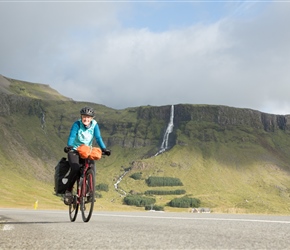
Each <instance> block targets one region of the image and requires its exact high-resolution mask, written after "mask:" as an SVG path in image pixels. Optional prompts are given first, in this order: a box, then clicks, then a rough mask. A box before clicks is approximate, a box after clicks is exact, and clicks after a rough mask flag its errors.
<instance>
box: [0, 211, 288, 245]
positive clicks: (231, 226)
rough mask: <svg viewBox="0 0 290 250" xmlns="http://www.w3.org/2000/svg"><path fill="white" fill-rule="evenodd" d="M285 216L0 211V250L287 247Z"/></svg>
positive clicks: (286, 218)
mask: <svg viewBox="0 0 290 250" xmlns="http://www.w3.org/2000/svg"><path fill="white" fill-rule="evenodd" d="M289 236H290V216H261V215H260V216H258V215H230V214H194V213H168V212H153V211H151V212H142V213H141V212H140V213H139V212H138V213H137V212H133V213H129V212H95V213H94V214H93V216H92V218H91V220H90V221H89V222H88V223H84V222H83V221H82V218H81V214H80V213H79V214H78V218H77V220H76V221H75V222H70V220H69V216H68V211H44V210H19V209H1V208H0V249H3V250H6V249H105V250H107V249H290V237H289Z"/></svg>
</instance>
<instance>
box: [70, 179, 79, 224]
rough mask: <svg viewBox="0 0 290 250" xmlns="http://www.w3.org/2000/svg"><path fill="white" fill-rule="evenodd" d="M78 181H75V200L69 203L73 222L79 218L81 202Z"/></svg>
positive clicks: (73, 192) (73, 190)
mask: <svg viewBox="0 0 290 250" xmlns="http://www.w3.org/2000/svg"><path fill="white" fill-rule="evenodd" d="M78 184H79V183H78V181H76V182H75V184H74V186H73V189H72V194H73V202H72V204H70V205H69V208H68V209H69V218H70V221H71V222H74V221H75V220H76V218H77V215H78V211H79V203H78V201H77V190H78Z"/></svg>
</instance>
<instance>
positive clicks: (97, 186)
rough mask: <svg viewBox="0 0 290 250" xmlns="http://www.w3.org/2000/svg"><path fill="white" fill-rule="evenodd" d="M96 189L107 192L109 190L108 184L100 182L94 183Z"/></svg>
mask: <svg viewBox="0 0 290 250" xmlns="http://www.w3.org/2000/svg"><path fill="white" fill-rule="evenodd" d="M96 191H105V192H108V191H109V186H108V184H105V183H100V184H99V185H96Z"/></svg>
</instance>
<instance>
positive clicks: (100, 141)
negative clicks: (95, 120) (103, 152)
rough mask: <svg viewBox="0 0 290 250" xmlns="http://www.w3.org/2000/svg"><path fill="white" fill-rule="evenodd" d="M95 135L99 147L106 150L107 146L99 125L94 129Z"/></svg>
mask: <svg viewBox="0 0 290 250" xmlns="http://www.w3.org/2000/svg"><path fill="white" fill-rule="evenodd" d="M94 135H95V138H96V141H97V143H98V145H99V147H100V148H101V149H105V148H106V145H105V143H104V142H103V138H102V136H101V131H100V128H99V125H98V124H96V126H95V128H94Z"/></svg>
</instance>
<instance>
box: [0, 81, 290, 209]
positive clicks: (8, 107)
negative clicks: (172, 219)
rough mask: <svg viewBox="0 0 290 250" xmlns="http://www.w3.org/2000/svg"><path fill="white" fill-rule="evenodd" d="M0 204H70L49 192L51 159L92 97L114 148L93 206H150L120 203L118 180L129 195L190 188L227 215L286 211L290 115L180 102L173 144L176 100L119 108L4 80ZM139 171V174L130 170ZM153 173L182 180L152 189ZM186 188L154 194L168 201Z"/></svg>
mask: <svg viewBox="0 0 290 250" xmlns="http://www.w3.org/2000/svg"><path fill="white" fill-rule="evenodd" d="M0 94H1V100H0V102H1V103H0V104H1V105H0V124H1V125H0V196H1V201H0V207H23V208H29V209H32V208H33V207H34V204H35V202H36V201H38V208H39V209H47V208H55V209H62V208H63V209H67V207H66V206H65V205H63V203H62V201H61V200H60V197H58V196H55V195H54V192H53V176H54V167H55V165H56V164H57V161H58V160H59V159H60V158H61V157H63V156H65V154H64V153H63V147H64V146H65V145H66V140H67V137H68V133H69V129H70V126H71V125H72V122H73V121H75V120H76V119H78V117H79V114H78V112H79V110H80V108H81V107H83V106H85V105H90V106H92V107H94V108H95V110H96V119H97V121H98V123H99V126H100V128H101V131H102V136H103V139H104V141H105V143H106V144H107V146H108V147H109V148H111V149H112V155H111V156H110V157H104V158H103V159H101V160H100V161H98V162H97V183H104V184H107V185H108V187H109V191H108V192H104V191H102V192H101V194H102V198H99V199H97V203H96V209H97V210H136V211H138V210H144V208H137V207H132V206H126V205H124V204H123V196H122V195H121V194H120V193H119V192H117V191H116V190H115V189H114V183H116V181H117V179H118V178H119V177H120V176H121V175H122V174H123V173H124V171H125V169H128V168H131V169H132V170H131V171H130V172H129V173H128V174H127V175H126V176H125V177H124V178H123V180H122V181H121V183H120V185H119V187H120V188H121V189H123V190H124V191H125V192H126V193H130V192H134V193H144V192H145V191H147V190H152V189H158V190H168V191H170V190H174V189H184V190H186V195H187V196H189V197H194V198H199V199H200V200H201V206H202V207H209V208H210V209H211V210H212V211H213V212H223V213H275V214H289V205H290V204H289V203H290V197H289V196H290V175H289V173H290V171H289V169H290V168H289V162H290V155H289V154H288V152H289V150H290V130H289V128H288V127H287V126H288V122H287V118H288V117H286V116H285V117H284V116H283V117H282V116H279V117H276V116H274V115H267V114H261V113H260V112H258V111H249V110H243V109H235V108H230V107H219V106H210V105H179V106H178V107H177V109H176V117H175V119H174V130H173V132H172V134H170V138H169V139H170V149H169V150H167V151H166V152H165V153H163V154H160V155H158V156H156V157H152V156H153V155H154V154H155V153H156V152H157V151H158V148H159V146H160V145H161V141H162V138H163V134H164V131H165V129H166V126H167V124H168V121H169V115H170V105H169V106H165V107H151V106H146V107H136V108H128V109H124V110H114V109H111V108H108V107H105V106H103V105H99V104H94V103H81V102H75V101H73V100H70V99H69V98H66V97H63V96H61V95H59V94H58V93H57V92H56V91H54V90H52V89H51V88H50V87H49V86H47V85H41V84H32V83H27V82H22V81H18V80H12V79H9V78H3V77H2V78H0ZM137 172H138V173H140V172H141V173H142V179H141V180H134V179H133V178H130V175H132V174H133V173H137ZM150 176H160V177H177V178H179V179H180V180H181V181H182V183H183V186H182V187H157V188H156V187H154V188H152V187H148V186H147V184H146V179H147V178H148V177H150ZM182 196H183V195H179V196H178V195H163V196H161V195H156V196H154V197H155V198H156V204H157V205H160V206H164V207H165V211H183V212H186V211H188V209H185V208H183V209H181V208H180V209H177V208H171V207H169V206H167V203H168V202H169V201H170V200H172V199H173V198H176V197H182Z"/></svg>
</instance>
